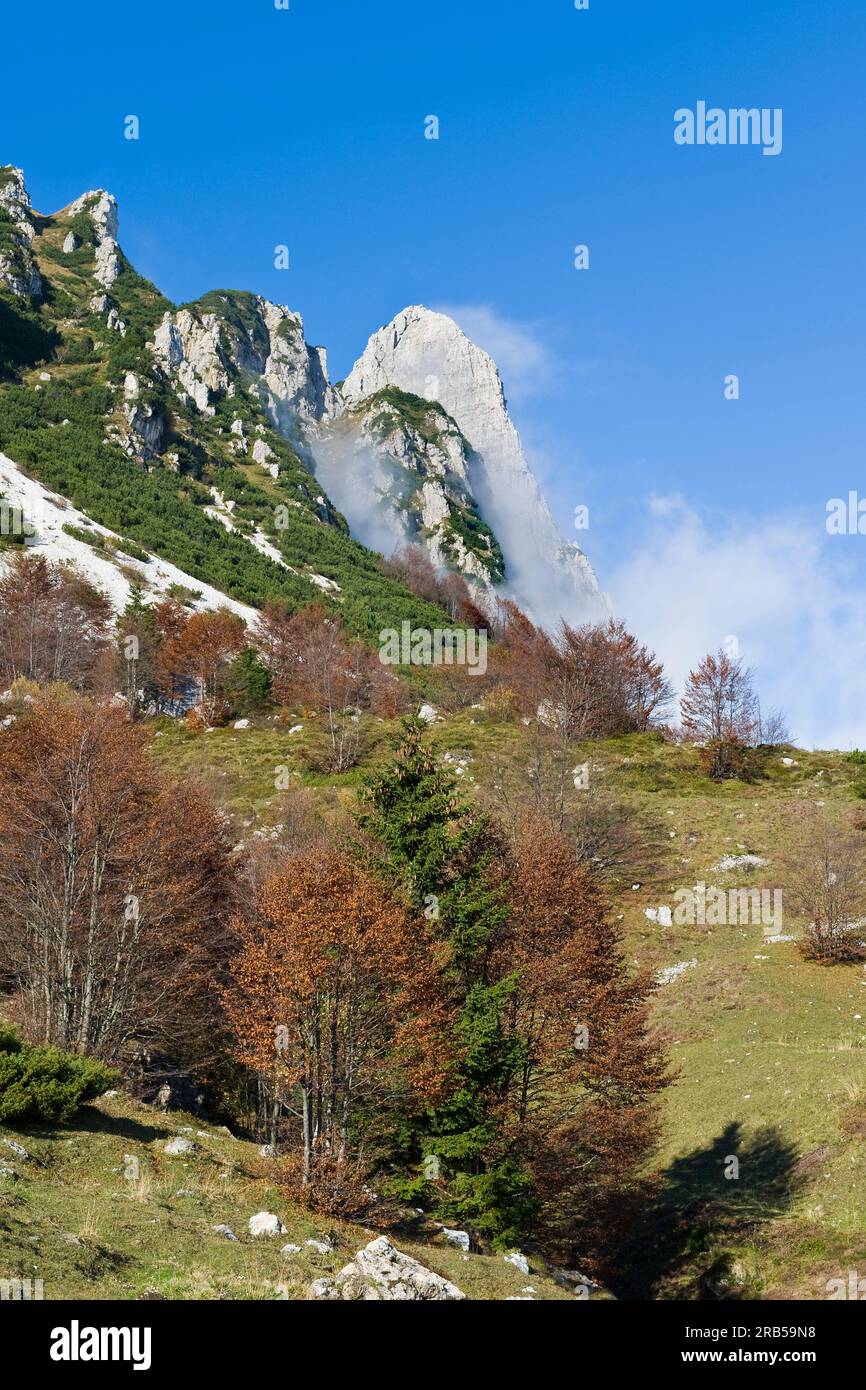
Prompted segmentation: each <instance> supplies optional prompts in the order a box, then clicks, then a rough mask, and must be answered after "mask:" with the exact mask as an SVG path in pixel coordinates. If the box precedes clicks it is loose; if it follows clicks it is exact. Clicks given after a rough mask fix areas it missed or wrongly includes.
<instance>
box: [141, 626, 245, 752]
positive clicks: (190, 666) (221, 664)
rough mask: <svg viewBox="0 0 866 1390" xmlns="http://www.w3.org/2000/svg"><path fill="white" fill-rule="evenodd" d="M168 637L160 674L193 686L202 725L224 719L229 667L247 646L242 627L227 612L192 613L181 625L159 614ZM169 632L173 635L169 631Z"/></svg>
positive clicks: (162, 654)
mask: <svg viewBox="0 0 866 1390" xmlns="http://www.w3.org/2000/svg"><path fill="white" fill-rule="evenodd" d="M161 616H164V618H165V619H166V620H167V621H168V623H169V634H170V635H168V636H167V639H166V641H165V644H164V646H163V649H162V651H161V653H160V664H161V666H162V669H163V671H164V673H166V675H167V676H168V677H169V678H170V679H171V680H172V681H173V682H174V683H175V684H177V682H178V681H179V679H180V678H182V677H186V678H187V679H189V680H191V681H193V682H194V684H195V687H196V692H197V700H198V705H197V708H198V712H199V714H200V716H201V718H202V719H203V720H204V722H205V723H206V724H209V725H212V724H218V723H220V722H222V721H223V720H224V719H225V716H226V712H227V702H226V699H225V687H226V681H227V679H228V675H229V672H230V670H231V667H232V663H233V662H234V661H235V660H236V658H237V657H239V656H240V654H241V652H242V651H244V649H245V648H246V646H247V641H246V623H245V622H244V620H243V618H240V617H238V616H237V614H235V613H232V612H231V611H230V610H229V609H228V608H218V609H217V610H216V612H215V613H195V614H193V616H192V617H191V618H190V619H189V621H188V622H186V623H183V624H182V625H181V624H180V623H179V622H178V620H177V615H176V612H174V611H168V612H167V611H165V610H163V615H161ZM172 629H173V631H172Z"/></svg>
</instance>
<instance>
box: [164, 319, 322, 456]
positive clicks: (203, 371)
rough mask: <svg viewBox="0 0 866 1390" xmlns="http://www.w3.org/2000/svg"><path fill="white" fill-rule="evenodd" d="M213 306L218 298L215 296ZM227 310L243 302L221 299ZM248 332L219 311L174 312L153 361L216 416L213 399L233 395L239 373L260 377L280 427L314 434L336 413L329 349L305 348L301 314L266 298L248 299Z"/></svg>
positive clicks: (204, 410) (203, 409)
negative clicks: (327, 357)
mask: <svg viewBox="0 0 866 1390" xmlns="http://www.w3.org/2000/svg"><path fill="white" fill-rule="evenodd" d="M210 298H211V300H212V299H213V298H214V296H211V297H210ZM215 298H216V299H217V301H219V299H220V298H222V299H223V300H224V302H225V305H226V308H227V309H228V307H229V306H230V304H231V301H232V300H233V299H236V298H237V297H236V296H232V295H229V294H226V295H225V296H220V295H217V296H216V297H215ZM243 302H244V306H245V308H246V310H247V318H248V320H249V322H248V324H247V326H246V327H245V329H243V330H242V329H239V328H238V327H237V324H236V322H230V321H229V320H228V319H227V318H226V317H223V315H222V314H220V313H219V312H210V311H203V310H201V309H200V308H198V307H197V306H196V305H190V306H189V307H188V308H185V309H178V310H176V311H175V312H174V313H167V314H166V315H165V317H164V318H163V320H162V323H161V324H160V325H159V327H158V328H157V330H156V333H155V335H154V340H153V343H152V345H151V346H152V350H153V353H154V356H155V358H156V360H157V362H159V363H160V364H161V365H162V367H163V368H164V369H165V370H166V371H167V372H168V373H169V375H173V376H174V377H175V378H176V380H177V382H178V383H179V385H180V388H181V390H182V391H183V392H184V393H185V394H186V395H187V396H188V397H189V399H190V400H191V401H193V402H194V404H195V405H196V407H197V408H198V410H199V411H201V412H202V414H205V415H213V413H214V410H213V404H212V399H211V398H212V395H214V394H227V395H232V394H233V392H234V385H233V382H232V370H233V368H241V369H243V370H244V371H248V372H251V373H253V374H254V375H256V376H258V377H260V378H261V397H262V402H263V404H264V405H265V407H266V409H267V410H268V413H269V415H270V417H271V420H272V423H273V424H274V427H275V428H277V429H279V430H280V431H281V432H282V433H284V434H289V435H291V434H294V433H296V431H297V428H298V423H299V422H300V424H301V426H302V427H304V426H306V427H312V428H315V427H316V426H317V425H318V422H319V421H321V420H323V419H326V418H327V417H328V416H329V415H330V413H331V411H332V410H333V401H334V397H333V391H332V389H331V387H330V385H329V383H328V377H327V366H326V362H325V355H324V349H322V348H314V347H310V346H309V345H308V344H307V343H306V342H305V341H304V325H303V320H302V319H301V316H300V314H294V313H292V311H291V310H290V309H287V308H286V307H285V306H284V305H282V304H272V303H271V302H270V300H267V299H263V298H262V297H261V296H260V295H249V296H243Z"/></svg>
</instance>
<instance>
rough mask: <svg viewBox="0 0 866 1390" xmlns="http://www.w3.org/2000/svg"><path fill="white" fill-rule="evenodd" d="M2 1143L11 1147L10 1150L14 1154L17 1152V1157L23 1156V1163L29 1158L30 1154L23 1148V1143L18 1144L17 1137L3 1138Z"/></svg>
mask: <svg viewBox="0 0 866 1390" xmlns="http://www.w3.org/2000/svg"><path fill="white" fill-rule="evenodd" d="M3 1143H4V1144H5V1145H6V1147H7V1149H11V1150H12V1152H13V1153H14V1154H17V1155H18V1157H19V1158H23V1160H24V1162H25V1163H26V1162H27V1160H28V1159H29V1158H30V1155H29V1153H28V1152H27V1150H26V1149H25V1147H24V1145H23V1144H19V1143H18V1140H17V1139H4V1140H3Z"/></svg>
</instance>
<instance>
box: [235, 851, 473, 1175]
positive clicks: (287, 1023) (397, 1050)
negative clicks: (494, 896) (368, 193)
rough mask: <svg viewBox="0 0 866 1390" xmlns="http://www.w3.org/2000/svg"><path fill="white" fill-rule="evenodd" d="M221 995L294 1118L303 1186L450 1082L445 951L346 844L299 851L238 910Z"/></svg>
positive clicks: (242, 1043) (371, 1146)
mask: <svg viewBox="0 0 866 1390" xmlns="http://www.w3.org/2000/svg"><path fill="white" fill-rule="evenodd" d="M235 931H236V933H237V936H238V940H239V942H240V949H239V951H238V953H237V955H236V956H235V958H234V960H233V962H232V965H231V972H230V981H229V983H228V985H227V986H226V987H225V989H224V990H223V1001H224V1004H225V1008H226V1011H227V1014H228V1017H229V1020H230V1022H231V1025H232V1027H233V1030H234V1033H235V1036H236V1038H237V1054H238V1057H239V1059H240V1060H241V1061H242V1062H244V1063H245V1064H246V1065H248V1066H250V1067H252V1068H253V1069H254V1070H255V1071H257V1072H258V1073H260V1074H262V1075H264V1076H265V1077H266V1078H267V1079H268V1081H269V1082H270V1083H271V1085H272V1086H273V1088H274V1092H275V1094H276V1096H277V1099H278V1101H279V1103H280V1105H281V1107H282V1108H284V1109H285V1111H286V1112H287V1113H288V1114H289V1116H290V1117H291V1118H292V1121H293V1124H294V1127H295V1133H296V1136H297V1142H298V1145H299V1147H300V1150H301V1152H302V1155H303V1181H304V1183H305V1184H306V1183H310V1182H311V1181H312V1180H314V1177H315V1173H314V1169H315V1166H316V1164H317V1163H322V1164H327V1163H334V1162H336V1163H344V1162H345V1163H348V1162H350V1161H356V1160H357V1159H358V1157H359V1155H361V1154H363V1153H369V1154H371V1155H372V1154H374V1153H375V1152H376V1150H377V1147H378V1146H379V1145H380V1144H381V1143H382V1140H383V1137H384V1136H385V1134H386V1133H387V1132H388V1131H389V1129H390V1128H391V1127H392V1126H393V1124H394V1121H395V1117H396V1116H398V1115H399V1114H400V1113H401V1110H402V1109H404V1108H405V1107H406V1106H407V1105H408V1104H411V1105H413V1106H417V1105H423V1104H425V1103H427V1102H429V1101H431V1100H432V1099H434V1098H435V1097H436V1096H437V1095H438V1094H439V1093H440V1091H441V1088H442V1085H443V1078H444V1076H445V1073H446V1064H447V1058H448V1044H447V1024H448V1012H447V1009H446V1005H445V1001H444V997H443V993H442V990H441V986H440V976H439V973H438V971H437V969H436V961H435V956H434V949H433V945H432V943H431V941H430V940H429V938H428V936H427V935H426V933H425V931H424V930H423V922H420V923H419V921H418V920H416V919H415V918H414V917H413V916H412V915H410V914H409V913H408V912H407V911H406V909H405V908H404V907H403V906H401V905H400V904H399V903H398V902H397V901H396V900H395V899H394V898H393V897H391V896H390V895H389V893H388V892H387V891H386V890H385V889H384V888H383V887H382V885H381V884H380V883H379V882H378V880H376V879H375V878H374V877H372V876H371V875H370V874H369V873H367V872H366V871H365V870H364V869H362V868H360V867H359V866H358V865H356V864H355V863H353V862H351V861H350V860H348V859H347V858H345V857H344V856H343V855H342V854H341V853H340V852H338V851H336V850H333V849H332V850H327V851H324V852H322V850H321V849H318V848H317V849H315V850H312V851H307V852H302V853H300V854H297V855H295V856H293V857H292V858H291V859H289V860H288V861H287V862H286V866H285V870H284V871H283V872H280V873H277V874H274V875H273V877H272V878H271V879H270V880H269V881H268V882H267V883H266V884H265V886H264V888H263V889H262V891H261V893H260V895H259V899H258V903H257V911H256V912H254V913H251V914H248V915H246V916H244V917H241V918H239V919H238V920H237V921H236V923H235Z"/></svg>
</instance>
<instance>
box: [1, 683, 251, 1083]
mask: <svg viewBox="0 0 866 1390" xmlns="http://www.w3.org/2000/svg"><path fill="white" fill-rule="evenodd" d="M0 758H2V765H3V797H2V799H0V843H2V846H3V852H2V855H0V900H2V903H3V912H2V914H0V974H2V976H3V978H4V981H5V985H6V988H7V989H8V990H9V991H10V994H11V1002H10V1011H11V1012H12V1014H13V1016H14V1017H15V1018H16V1021H17V1022H18V1023H19V1024H20V1026H21V1028H22V1031H23V1032H24V1033H25V1035H26V1036H27V1037H28V1038H30V1039H31V1040H34V1041H40V1042H42V1041H44V1042H51V1043H56V1044H57V1045H58V1046H60V1047H64V1048H69V1049H71V1050H73V1051H88V1052H93V1053H96V1054H98V1055H100V1056H102V1057H106V1058H110V1059H111V1060H116V1059H117V1058H118V1057H119V1056H120V1055H121V1053H122V1050H123V1049H124V1047H125V1045H126V1044H127V1043H128V1042H129V1041H130V1040H131V1039H139V1040H145V1041H147V1042H148V1043H150V1044H151V1045H157V1046H164V1047H170V1048H171V1049H172V1050H173V1052H174V1055H175V1056H178V1055H181V1054H182V1053H186V1054H187V1055H189V1054H190V1051H191V1050H193V1051H194V1050H195V1047H196V1046H197V1045H198V1044H199V1043H206V1042H207V1037H208V1034H209V1032H210V1030H211V1026H212V1022H213V1013H214V1010H213V1004H212V998H211V995H210V990H211V989H212V985H213V980H214V978H215V977H216V976H217V975H218V973H219V969H220V968H221V966H220V961H221V960H223V959H225V955H226V951H227V927H228V918H229V916H230V913H231V911H232V910H233V908H232V904H233V902H234V901H235V899H234V893H235V870H234V864H233V860H232V856H231V844H230V840H229V838H228V834H227V828H226V826H225V824H224V821H223V818H222V817H221V816H220V815H219V813H218V812H217V811H216V810H215V809H213V808H212V807H211V806H210V804H209V803H208V801H207V800H206V798H205V797H204V796H203V795H202V793H201V792H200V791H199V790H197V789H196V788H195V786H194V785H193V784H191V783H179V782H176V781H174V780H172V779H169V778H167V777H165V776H163V775H162V774H160V773H159V772H158V771H157V769H156V768H155V767H154V765H153V763H152V762H151V760H150V758H149V756H148V753H147V748H146V742H145V740H144V738H143V737H142V736H141V734H140V733H139V731H138V729H137V727H136V726H134V725H132V724H131V723H130V722H129V721H128V719H127V717H126V714H125V712H124V711H122V710H118V709H116V708H114V707H112V706H110V705H96V704H93V703H91V702H90V701H88V700H85V699H82V698H78V697H68V696H67V697H65V698H64V697H62V696H49V697H42V698H41V699H39V700H37V702H36V703H35V704H34V705H33V706H32V708H31V710H30V712H29V713H26V714H23V715H21V716H20V717H19V718H18V719H17V720H16V722H15V723H14V724H12V725H11V727H9V728H7V729H5V730H3V731H2V732H0Z"/></svg>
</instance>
